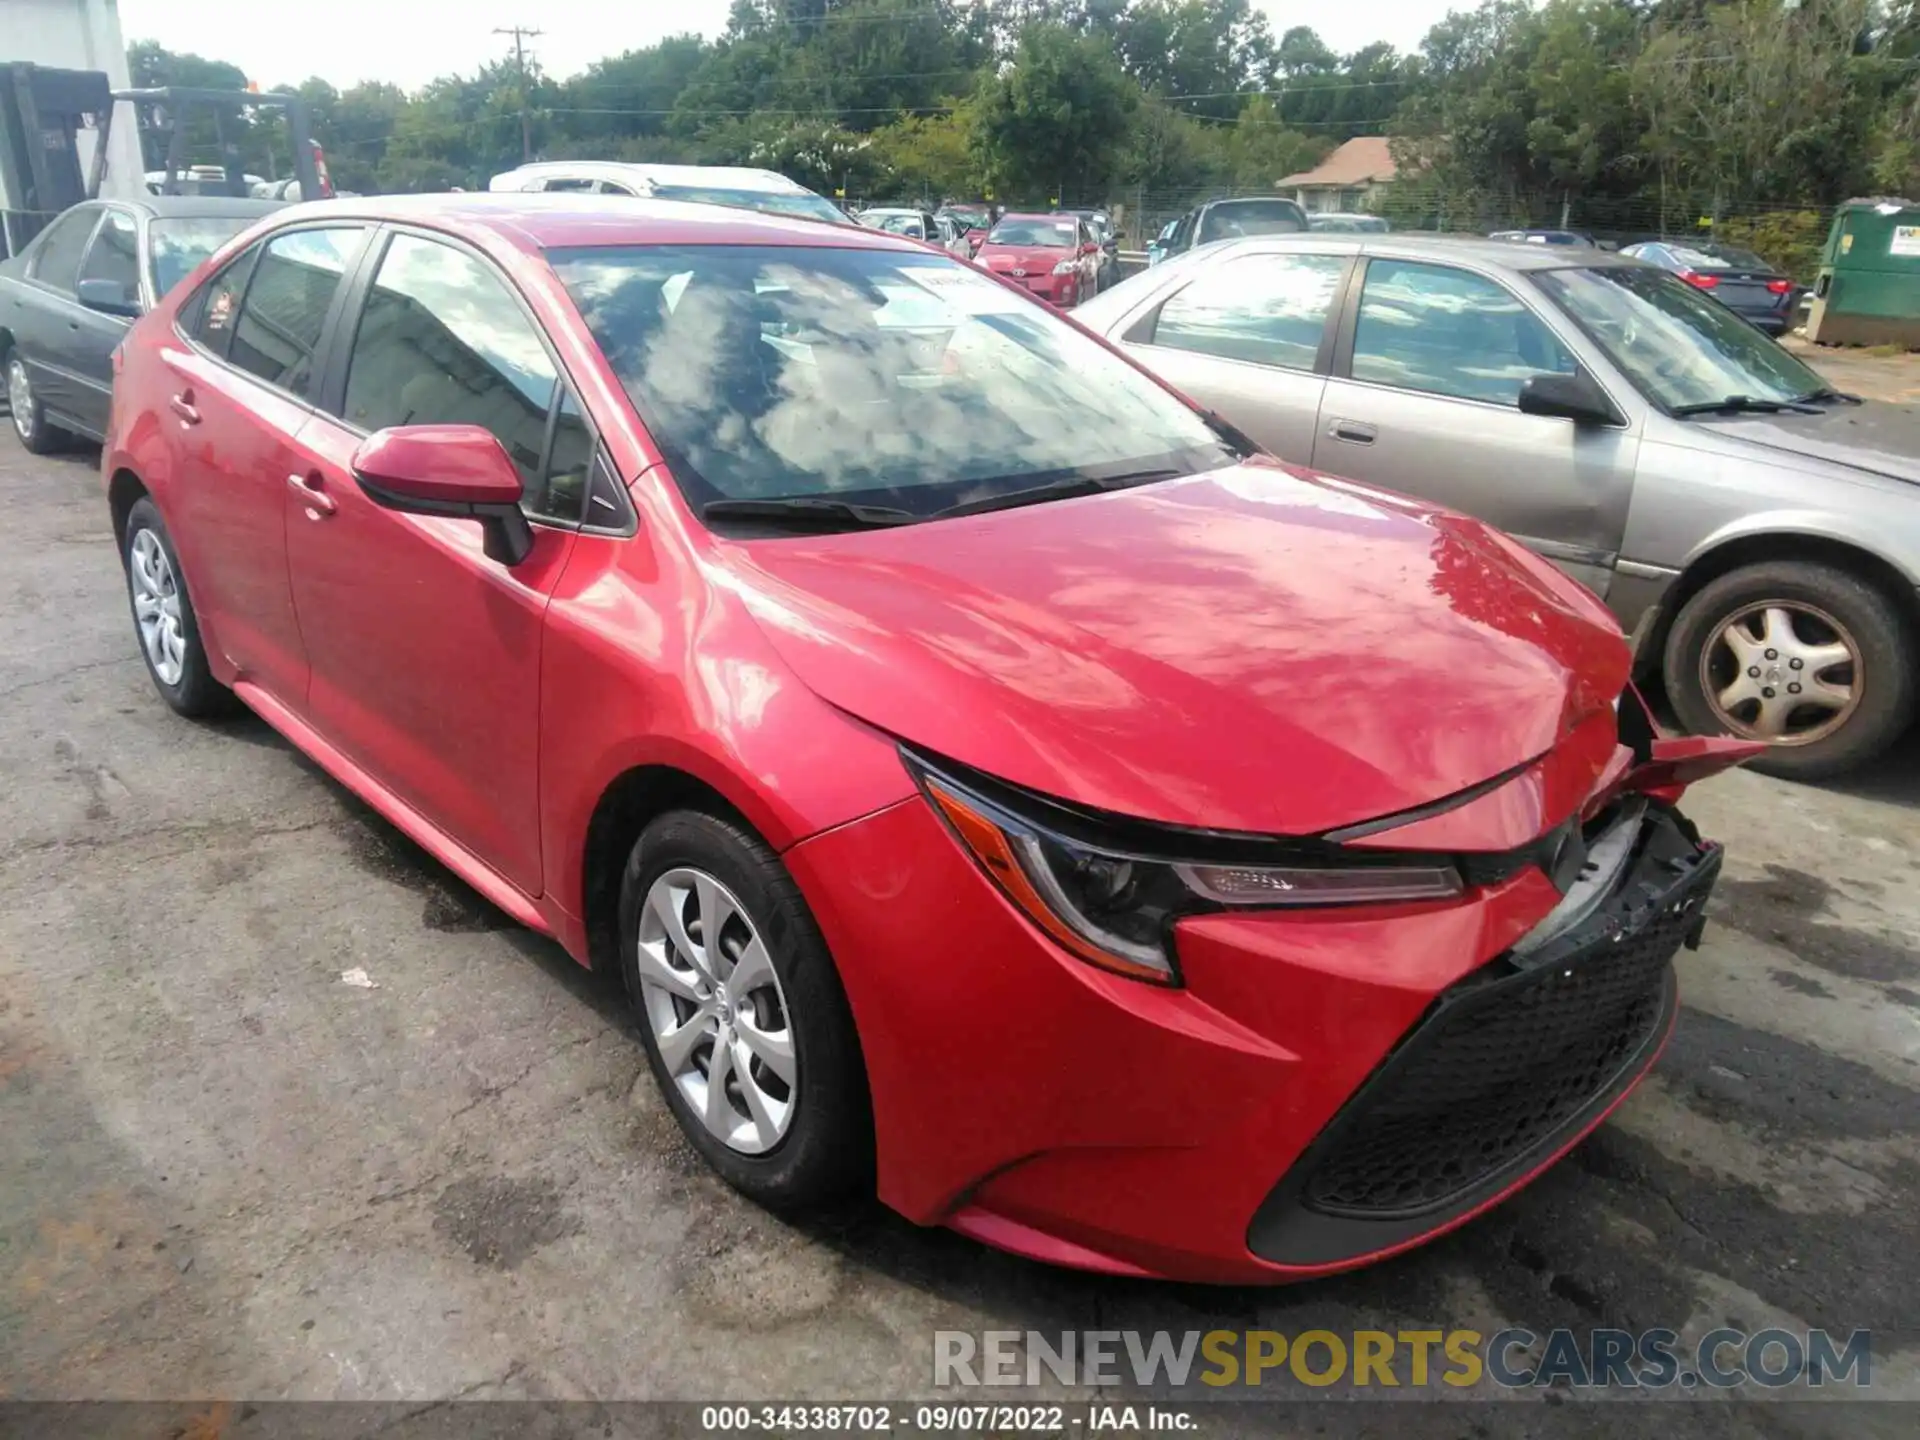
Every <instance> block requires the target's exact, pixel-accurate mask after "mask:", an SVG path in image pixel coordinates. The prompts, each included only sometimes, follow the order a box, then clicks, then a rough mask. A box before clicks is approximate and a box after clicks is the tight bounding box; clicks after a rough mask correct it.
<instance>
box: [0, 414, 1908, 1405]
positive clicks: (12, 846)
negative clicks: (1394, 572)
mask: <svg viewBox="0 0 1920 1440" xmlns="http://www.w3.org/2000/svg"><path fill="white" fill-rule="evenodd" d="M95 463H96V462H95V457H94V455H93V454H92V453H91V452H89V451H80V452H77V453H75V454H73V455H70V456H65V457H58V458H53V459H34V458H33V457H30V456H27V455H26V454H25V453H24V452H22V451H21V450H20V449H19V448H18V446H17V445H15V444H14V443H13V442H12V437H11V436H10V435H6V436H0V515H3V516H4V517H5V526H4V534H5V539H4V552H3V553H4V559H3V560H0V1398H80V1397H128V1398H141V1397H176V1398H178V1397H191V1396H203V1395H225V1396H236V1397H253V1398H260V1399H266V1398H280V1397H294V1398H314V1399H320V1398H340V1399H392V1400H400V1399H404V1400H411V1401H432V1400H441V1399H446V1398H449V1397H463V1398H481V1397H536V1398H550V1397H558V1398H597V1399H616V1398H626V1399H645V1398H656V1397H678V1398H686V1399H709V1400H710V1399H715V1398H721V1397H725V1398H748V1397H777V1398H807V1397H837V1398H848V1399H871V1398H876V1397H883V1396H884V1397H895V1398H898V1397H904V1396H916V1395H926V1394H929V1393H930V1392H931V1389H932V1387H931V1356H932V1340H931V1336H932V1332H933V1331H934V1330H936V1329H965V1330H973V1331H979V1330H983V1329H989V1328H1004V1329H1018V1330H1026V1329H1040V1330H1047V1331H1059V1330H1063V1329H1075V1328H1095V1327H1097V1328H1101V1329H1110V1330H1120V1329H1128V1328H1135V1327H1138V1328H1143V1329H1157V1328H1170V1329H1174V1330H1181V1331H1184V1330H1190V1329H1201V1330H1205V1329H1212V1328H1226V1329H1242V1328H1267V1329H1275V1330H1282V1331H1287V1332H1297V1331H1300V1330H1302V1329H1306V1328H1313V1327H1322V1328H1328V1329H1332V1330H1335V1331H1342V1330H1352V1329H1356V1328H1379V1329H1386V1330H1394V1329H1409V1328H1413V1329H1418V1328H1457V1327H1462V1326H1466V1327H1471V1328H1474V1329H1478V1330H1481V1331H1483V1332H1491V1331H1493V1330H1497V1329H1499V1328H1501V1327H1502V1326H1503V1325H1506V1324H1523V1325H1526V1326H1527V1327H1529V1328H1531V1329H1534V1330H1537V1331H1544V1330H1546V1329H1548V1328H1550V1327H1552V1326H1556V1325H1566V1326H1571V1327H1575V1328H1577V1329H1581V1330H1585V1329H1588V1328H1591V1327H1594V1326H1601V1325H1614V1326H1623V1327H1625V1328H1628V1329H1634V1330H1637V1329H1641V1328H1643V1327H1646V1326H1652V1325H1668V1326H1671V1327H1673V1328H1675V1329H1677V1330H1681V1331H1682V1332H1683V1335H1687V1336H1697V1335H1699V1334H1700V1333H1703V1332H1704V1331H1706V1330H1708V1329H1711V1328H1713V1327H1715V1326H1717V1325H1721V1324H1731V1325H1734V1326H1736V1327H1741V1328H1745V1329H1750V1330H1752V1329H1759V1328H1761V1327H1762V1326H1764V1325H1767V1324H1779V1325H1782V1326H1785V1327H1788V1328H1792V1329H1800V1330H1804V1329H1805V1328H1806V1327H1809V1326H1825V1327H1830V1328H1833V1329H1837V1330H1840V1331H1843V1332H1844V1331H1848V1330H1852V1329H1855V1328H1862V1327H1864V1328H1870V1329H1872V1330H1873V1331H1874V1332H1875V1347H1874V1348H1875V1358H1874V1370H1873V1378H1874V1390H1875V1392H1876V1393H1877V1394H1880V1395H1883V1396H1892V1395H1904V1396H1906V1397H1908V1398H1909V1399H1915V1400H1920V1299H1917V1298H1916V1297H1915V1293H1914V1282H1915V1278H1916V1275H1920V1258H1917V1257H1920V1207H1917V1206H1916V1204H1915V1200H1916V1196H1917V1195H1920V1109H1917V1108H1916V1105H1915V1091H1916V1089H1920V885H1916V872H1920V764H1916V760H1917V759H1920V750H1916V747H1915V745H1913V744H1911V743H1910V744H1908V745H1907V746H1905V747H1904V748H1903V750H1902V751H1901V753H1900V754H1898V755H1896V756H1895V757H1894V758H1893V759H1892V760H1890V761H1888V762H1886V763H1884V764H1882V765H1881V766H1879V767H1877V768H1876V769H1875V770H1874V771H1873V772H1872V773H1870V774H1868V775H1865V776H1862V777H1860V778H1858V779H1856V780H1854V781H1852V782H1849V783H1847V784H1845V785H1842V786H1835V787H1831V788H1826V789H1813V788H1807V787H1801V786H1795V785H1791V784H1786V783H1783V782H1778V781H1773V780H1767V779H1764V778H1761V777H1758V776H1751V775H1744V774H1741V775H1734V776H1731V777H1728V778H1725V779H1723V780H1720V781H1716V782H1713V783H1711V784H1709V785H1707V786H1705V787H1702V789H1700V790H1699V791H1697V792H1696V795H1695V798H1694V800H1693V801H1692V803H1691V805H1690V806H1689V809H1690V811H1691V813H1692V814H1693V815H1694V816H1695V818H1696V819H1697V820H1698V821H1699V822H1700V824H1701V826H1702V828H1703V829H1704V830H1706V831H1707V832H1708V833H1709V834H1712V835H1715V836H1717V837H1719V838H1721V839H1723V840H1725V841H1726V842H1727V844H1728V846H1729V851H1730V856H1729V862H1728V873H1727V879H1726V881H1725V882H1724V883H1723V884H1722V886H1721V890H1720V893H1719V896H1718V901H1717V913H1716V922H1717V923H1715V924H1714V925H1712V926H1711V927H1710V929H1709V931H1708V935H1707V940H1706V943H1705V945H1704V946H1703V948H1702V949H1701V950H1700V951H1699V952H1698V953H1694V954H1687V955H1685V956H1684V957H1683V958H1682V960H1681V962H1680V964H1681V977H1682V986H1683V989H1684V992H1685V996H1686V1002H1687V1009H1686V1011H1685V1013H1684V1015H1683V1017H1682V1019H1681V1022H1680V1026H1679V1029H1678V1032H1677V1034H1676V1037H1675V1039H1674V1042H1673V1044H1672V1045H1671V1046H1670V1048H1669V1049H1668V1051H1667V1054H1666V1056H1665V1058H1664V1059H1663V1061H1662V1062H1661V1064H1660V1066H1659V1069H1658V1070H1657V1072H1656V1074H1655V1077H1654V1078H1653V1079H1652V1080H1651V1081H1650V1082H1649V1083H1648V1084H1647V1085H1646V1086H1645V1087H1644V1088H1643V1089H1642V1090H1641V1091H1640V1092H1639V1093H1638V1094H1637V1095H1636V1096H1635V1097H1634V1098H1633V1099H1632V1100H1630V1101H1629V1102H1628V1104H1627V1105H1626V1106H1624V1107H1623V1108H1622V1110H1621V1111H1620V1112H1618V1114H1617V1115H1616V1117H1615V1118H1614V1119H1613V1120H1612V1121H1611V1122H1609V1123H1608V1124H1607V1125H1606V1126H1605V1127H1603V1129H1602V1130H1601V1131H1600V1132H1599V1133H1598V1134H1597V1135H1596V1136H1595V1137H1594V1138H1593V1139H1592V1140H1590V1141H1589V1142H1588V1143H1587V1144H1586V1145H1585V1146H1583V1147H1582V1148H1581V1149H1580V1150H1579V1151H1577V1152H1576V1153H1575V1155H1574V1156H1573V1157H1572V1158H1571V1159H1570V1160H1569V1161H1568V1163H1566V1164H1564V1165H1562V1166H1561V1167H1559V1168H1558V1169H1557V1170H1556V1171H1554V1172H1553V1173H1551V1174H1550V1175H1549V1176H1548V1177H1546V1178H1545V1179H1544V1180H1543V1181H1542V1182H1541V1183H1539V1184H1537V1185H1536V1186H1534V1187H1533V1188H1532V1189H1531V1190H1529V1191H1528V1192H1526V1193H1524V1194H1523V1195H1521V1196H1520V1197H1518V1198H1517V1199H1515V1200H1513V1201H1511V1202H1509V1203H1508V1204H1506V1205H1505V1206H1503V1207H1501V1208H1500V1209H1498V1210H1496V1211H1495V1212H1493V1213H1492V1214H1490V1215H1489V1216H1486V1217H1484V1218H1482V1219H1481V1220H1479V1221H1478V1222H1476V1223H1474V1224H1472V1225H1470V1226H1468V1227H1467V1228H1466V1229H1464V1230H1463V1231H1461V1232H1457V1233H1456V1234H1455V1235H1453V1236H1451V1237H1448V1238H1447V1239H1445V1240H1443V1241H1441V1242H1439V1243H1437V1244H1435V1245H1433V1246H1431V1247H1429V1248H1427V1249H1425V1250H1423V1251H1420V1252H1416V1253H1415V1254H1413V1255H1411V1256H1408V1257H1404V1258H1402V1259H1399V1260H1397V1261H1393V1262H1390V1263H1388V1264H1386V1265H1383V1266H1379V1267H1376V1268H1375V1269H1373V1270H1370V1271H1367V1272H1363V1273H1360V1274H1357V1275H1353V1276H1349V1277H1343V1278H1339V1279H1335V1280H1330V1281H1325V1282H1320V1283H1316V1284H1313V1285H1310V1286H1303V1287H1297V1288H1294V1289H1291V1290H1259V1291H1255V1290H1206V1289H1198V1288H1181V1287H1170V1286H1157V1285H1148V1284H1138V1283H1121V1282H1114V1281H1108V1280H1100V1279H1094V1278H1089V1277H1085V1276H1079V1275H1072V1274H1066V1273H1060V1272H1055V1271H1050V1270H1047V1269H1044V1268H1041V1267H1037V1266H1034V1265H1030V1264H1027V1263H1025V1262H1021V1261H1018V1260H1014V1259H1011V1258H1008V1257H1005V1256H1002V1255H998V1254H995V1253H992V1252H989V1251H987V1250H984V1249H981V1248H980V1247H978V1246H976V1245H974V1244H972V1243H970V1242H967V1241H965V1240H962V1239H960V1238H958V1237H956V1236H952V1235H949V1234H945V1233H941V1232H929V1231H921V1230H918V1229H916V1228H914V1227H912V1226H909V1225H907V1224H906V1223H904V1222H902V1221H899V1220H897V1219H895V1218H892V1217H890V1216H888V1215H886V1214H884V1213H877V1212H874V1213H859V1214H855V1215H852V1216H849V1217H846V1218H845V1219H844V1220H843V1221H841V1222H837V1223H835V1224H833V1225H816V1226H812V1227H808V1228H804V1229H796V1228H792V1227H789V1226H787V1225H784V1224H782V1223H780V1222H778V1221H775V1220H773V1219H772V1218H770V1217H769V1216H767V1215H765V1214H764V1213H762V1212H760V1211H758V1210H756V1209H755V1208H753V1207H752V1206H750V1205H748V1204H747V1203H745V1202H744V1201H742V1200H740V1199H739V1198H737V1197H736V1196H734V1195H733V1194H732V1192H730V1191H728V1190H727V1189H726V1188H725V1187H723V1186H722V1185H721V1184H719V1183H718V1182H717V1181H715V1180H714V1179H712V1178H711V1177H710V1176H709V1175H708V1174H707V1173H706V1172H705V1170H704V1169H703V1168H702V1167H701V1166H700V1164H699V1163H698V1162H697V1161H696V1159H695V1158H694V1156H693V1155H692V1153H691V1152H690V1151H689V1150H688V1149H687V1148H686V1147H685V1146H684V1145H683V1144H682V1143H681V1142H680V1141H679V1139H678V1136H677V1134H676V1132H675V1130H674V1128H673V1125H672V1122H671V1120H670V1118H669V1116H668V1114H667V1112H666V1110H665V1109H664V1107H663V1105H662V1104H661V1102H660V1101H659V1100H658V1099H657V1098H656V1096H655V1093H654V1090H653V1085H652V1081H651V1079H650V1077H649V1076H648V1075H647V1073H646V1070H645V1064H644V1061H643V1058H642V1055H641V1052H640V1049H639V1046H638V1042H637V1040H636V1039H635V1038H633V1037H632V1036H631V1035H630V1033H629V1032H628V1029H627V1022H626V1019H625V1016H624V1013H623V1007H622V1003H621V1000H620V997H619V995H618V993H617V990H616V989H615V988H614V987H613V986H612V985H611V984H604V983H602V982H601V981H600V980H598V979H596V978H595V977H593V976H591V975H589V974H587V973H585V972H583V971H580V970H579V969H578V968H577V967H576V966H575V965H574V964H573V963H572V962H571V961H570V960H568V959H567V958H566V957H565V956H564V955H563V954H562V953H561V952H560V951H559V949H558V948H557V947H556V946H553V945H551V944H548V943H547V942H544V941H541V940H538V939H536V938H534V937H533V936H531V935H529V934H527V933H525V932H523V931H520V930H517V929H516V928H514V927H513V926H512V925H511V924H510V923H509V922H508V921H507V920H506V919H505V918H504V917H502V916H500V915H499V914H498V913H497V912H495V911H493V910H492V909H491V908H490V907H489V906H487V905H486V904H485V903H484V902H482V901H481V900H479V899H478V898H477V897H476V896H474V895H473V894H472V893H471V892H469V891H468V890H466V889H465V888H464V887H463V886H461V885H460V884H459V882H457V881H455V880H454V879H453V878H452V877H451V876H450V875H448V874H446V873H445V872H443V871H441V870H440V869H439V868H438V867H437V866H435V865H434V864H433V863H432V862H431V861H429V860H428V859H426V858H425V856H424V855H423V854H422V853H421V852H420V851H419V850H417V849H416V848H415V847H413V846H412V845H411V844H410V843H409V842H407V841H406V840H404V839H403V838H401V837H400V836H399V835H398V834H397V833H396V832H395V831H393V830H392V829H391V828H390V827H389V826H387V825H386V824H385V823H383V822H382V821H380V820H378V819H377V818H375V817H373V816H372V815H371V814H370V813H369V812H368V811H367V810H366V809H365V808H364V807H363V806H361V805H360V804H359V803H357V802H356V801H354V800H353V799H352V798H351V797H349V796H348V795H347V794H346V792H345V791H343V790H342V789H341V788H340V787H339V786H337V785H335V784H334V783H333V782H331V781H330V780H328V779H327V778H325V777H324V776H323V775H322V774H320V773H319V772H318V771H317V770H316V769H315V768H314V767H313V766H311V765H310V764H308V763H307V762H306V761H305V760H303V759H302V758H301V757H300V756H298V755H297V754H295V753H294V752H293V751H292V750H291V749H290V748H289V747H288V746H287V745H286V744H284V743H283V742H281V741H280V740H279V739H278V738H277V737H276V736H275V735H274V734H273V733H272V732H271V731H270V730H269V729H268V728H267V727H266V726H265V725H264V724H262V723H260V722H258V721H253V720H244V721H239V722H234V723H231V724H228V725H226V726H223V727H220V728H208V727H201V726H195V725H192V724H189V723H187V722H183V721H180V720H178V719H176V718H174V717H173V716H172V715H171V713H170V712H168V711H167V710H166V709H165V708H164V707H163V706H162V704H161V703H160V701H159V699H158V698H157V697H156V696H155V695H154V693H153V691H152V689H151V687H150V685H149V683H148V681H147V678H146V675H145V673H144V671H143V669H142V667H141V664H140V662H139V660H138V659H137V657H136V652H135V644H134V640H133V637H132V634H131V627H130V624H129V621H128V618H127V614H126V607H125V600H124V592H123V589H122V584H121V576H120V571H119V567H118V563H117V561H116V558H115V555H114V552H113V546H112V543H111V538H110V534H109V529H108V522H107V514H106V508H105V504H104V501H103V500H102V498H101V495H100V493H99V485H98V480H97V476H96V473H95V468H94V467H95ZM354 968H361V969H364V970H365V971H366V972H367V974H368V976H370V977H371V979H372V981H373V982H374V987H375V988H372V989H362V988H355V987H353V986H349V985H347V984H343V983H342V981H341V974H342V972H343V971H347V970H350V969H354ZM1296 1393H1298V1392H1296ZM950 1398H951V1397H950ZM995 1398H999V1397H995ZM1555 1398H1559V1397H1555ZM1755 1398H1756V1397H1754V1396H1753V1392H1744V1393H1743V1394H1742V1395H1741V1396H1739V1397H1737V1398H1736V1399H1735V1400H1734V1402H1733V1403H1704V1402H1700V1403H1686V1404H1681V1405H1669V1406H1660V1407H1658V1408H1657V1420H1656V1418H1655V1416H1656V1412H1655V1411H1652V1410H1649V1409H1647V1408H1646V1407H1644V1406H1641V1407H1636V1408H1632V1409H1631V1410H1629V1409H1627V1408H1625V1407H1623V1406H1622V1405H1619V1404H1611V1403H1609V1404H1583V1403H1571V1404H1565V1405H1560V1406H1558V1407H1556V1410H1557V1414H1556V1416H1555V1420H1556V1424H1555V1425H1554V1427H1553V1433H1566V1432H1568V1431H1571V1432H1572V1433H1580V1434H1594V1435H1604V1434H1615V1433H1623V1431H1624V1429H1625V1428H1627V1427H1628V1424H1629V1417H1631V1423H1632V1428H1634V1429H1636V1430H1637V1429H1640V1428H1654V1427H1655V1426H1656V1425H1657V1428H1658V1429H1659V1430H1660V1431H1661V1433H1663V1434H1666V1435H1674V1436H1681V1435H1714V1436H1718V1435H1741V1434H1749V1433H1761V1434H1779V1435H1795V1436H1798V1435H1816V1434H1832V1435H1843V1434H1844V1435H1862V1434H1873V1433H1886V1434H1894V1433H1900V1434H1911V1433H1913V1431H1912V1428H1911V1420H1912V1414H1913V1411H1912V1410H1911V1409H1910V1408H1909V1407H1906V1406H1891V1405H1889V1406H1869V1407H1858V1406H1849V1407H1840V1406H1832V1405H1818V1404H1812V1405H1806V1404H1803V1405H1780V1404H1773V1403H1748V1402H1749V1400H1752V1399H1755ZM1541 1415H1542V1411H1541V1409H1540V1408H1539V1406H1538V1405H1537V1404H1488V1405H1482V1406H1475V1407H1473V1408H1472V1410H1471V1411H1465V1412H1463V1411H1460V1410H1459V1409H1458V1408H1457V1407H1454V1406H1430V1407H1420V1408H1419V1409H1418V1410H1410V1409H1408V1408H1407V1407H1404V1406H1395V1407H1392V1410H1391V1412H1389V1411H1387V1410H1384V1409H1383V1408H1382V1407H1380V1406H1377V1405H1336V1404H1326V1405H1322V1406H1319V1407H1317V1408H1316V1409H1315V1410H1313V1411H1312V1412H1310V1418H1308V1419H1305V1420H1302V1419H1300V1418H1299V1417H1298V1416H1297V1415H1296V1416H1295V1417H1294V1418H1293V1419H1286V1418H1283V1417H1281V1416H1278V1415H1265V1416H1257V1415H1256V1414H1255V1413H1254V1412H1251V1411H1249V1412H1246V1414H1245V1417H1244V1420H1245V1424H1244V1427H1243V1426H1241V1425H1240V1424H1238V1423H1236V1424H1235V1425H1234V1426H1233V1428H1268V1429H1287V1430H1289V1433H1317V1434H1340V1435H1361V1434H1376V1433H1377V1434H1391V1435H1407V1434H1425V1433H1432V1434H1434V1435H1442V1434H1445V1435H1464V1434H1477V1435H1488V1436H1495V1435H1499V1436H1505V1435H1513V1436H1521V1435H1531V1434H1538V1433H1543V1429H1544V1426H1543V1422H1542V1420H1541V1418H1540V1417H1541ZM1223 1428H1224V1427H1223Z"/></svg>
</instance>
